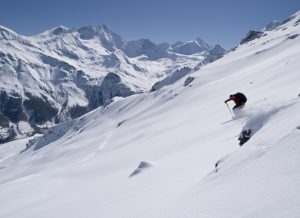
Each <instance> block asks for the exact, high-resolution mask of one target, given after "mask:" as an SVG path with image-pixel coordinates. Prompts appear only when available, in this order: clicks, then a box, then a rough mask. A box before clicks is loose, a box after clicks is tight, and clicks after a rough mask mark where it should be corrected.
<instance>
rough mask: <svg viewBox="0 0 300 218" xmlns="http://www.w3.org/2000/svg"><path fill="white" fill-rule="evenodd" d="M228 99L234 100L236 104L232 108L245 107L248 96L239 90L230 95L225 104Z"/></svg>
mask: <svg viewBox="0 0 300 218" xmlns="http://www.w3.org/2000/svg"><path fill="white" fill-rule="evenodd" d="M228 101H234V103H235V106H234V107H233V108H232V110H234V109H237V108H241V107H243V106H244V105H245V103H246V101H247V98H246V96H245V95H244V94H243V93H241V92H237V93H235V94H233V95H230V96H229V98H228V99H227V100H226V101H225V104H227V102H228Z"/></svg>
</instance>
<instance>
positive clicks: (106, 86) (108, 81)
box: [99, 73, 134, 105]
mask: <svg viewBox="0 0 300 218" xmlns="http://www.w3.org/2000/svg"><path fill="white" fill-rule="evenodd" d="M99 90H100V92H99V102H100V104H102V105H107V104H109V103H110V101H111V99H112V98H113V97H115V96H120V97H127V96H129V95H132V94H134V92H133V91H131V90H130V88H128V87H127V86H125V85H124V84H122V83H121V78H120V77H119V76H118V75H117V74H115V73H108V74H107V75H106V77H105V78H104V80H103V82H102V83H101V86H100V89H99Z"/></svg>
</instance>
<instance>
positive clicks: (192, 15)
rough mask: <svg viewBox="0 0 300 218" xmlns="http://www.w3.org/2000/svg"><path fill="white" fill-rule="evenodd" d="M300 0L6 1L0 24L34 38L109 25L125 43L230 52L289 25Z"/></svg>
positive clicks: (299, 7)
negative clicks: (198, 45)
mask: <svg viewBox="0 0 300 218" xmlns="http://www.w3.org/2000/svg"><path fill="white" fill-rule="evenodd" d="M298 10H300V0H276V1H272V0H268V1H267V0H182V1H179V0H147V1H146V0H123V1H122V0H98V1H97V0H73V1H72V0H1V2H0V25H3V26H6V27H8V28H10V29H12V30H14V31H16V32H17V33H20V34H23V35H34V34H37V33H40V32H43V31H44V30H47V29H49V28H52V27H55V26H59V25H64V26H67V27H80V26H86V25H97V24H106V25H107V26H108V27H109V28H110V29H111V30H113V31H114V32H116V33H118V34H119V35H121V36H122V37H123V38H124V39H125V40H133V39H139V38H149V39H151V40H152V41H154V42H157V43H158V42H175V41H186V40H191V39H194V38H196V37H198V36H199V37H200V38H202V39H203V40H204V41H206V42H208V43H209V44H216V43H219V44H221V45H222V46H223V47H225V48H227V49H228V48H230V47H232V46H234V45H236V44H238V43H239V41H240V39H241V38H242V37H243V36H245V34H246V32H247V31H248V30H250V29H261V28H262V27H264V26H265V25H266V24H268V23H269V22H270V21H272V20H274V19H277V20H280V21H282V20H284V19H286V18H287V17H288V16H290V15H292V14H293V13H295V12H296V11H298Z"/></svg>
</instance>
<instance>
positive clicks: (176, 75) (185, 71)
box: [151, 67, 192, 92]
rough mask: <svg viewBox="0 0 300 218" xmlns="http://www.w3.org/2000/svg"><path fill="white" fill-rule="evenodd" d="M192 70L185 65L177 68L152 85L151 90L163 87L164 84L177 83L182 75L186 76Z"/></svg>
mask: <svg viewBox="0 0 300 218" xmlns="http://www.w3.org/2000/svg"><path fill="white" fill-rule="evenodd" d="M191 70H192V69H191V68H188V67H184V68H182V69H179V70H176V71H175V72H173V73H171V74H170V75H169V76H168V77H166V78H164V79H163V80H161V81H159V82H157V83H155V84H154V85H153V86H152V88H151V91H152V92H153V91H156V90H159V89H161V88H162V87H164V86H168V85H171V84H173V83H175V82H176V81H178V80H180V79H181V78H182V77H184V76H185V75H187V74H188V73H190V72H191Z"/></svg>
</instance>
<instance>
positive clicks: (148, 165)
mask: <svg viewBox="0 0 300 218" xmlns="http://www.w3.org/2000/svg"><path fill="white" fill-rule="evenodd" d="M154 166H155V164H154V163H152V162H150V161H142V162H141V163H140V164H139V166H138V167H137V168H136V169H135V170H134V171H133V172H132V173H131V174H130V176H129V177H133V176H136V175H138V174H140V173H142V172H144V171H145V170H147V169H149V168H151V167H154Z"/></svg>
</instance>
